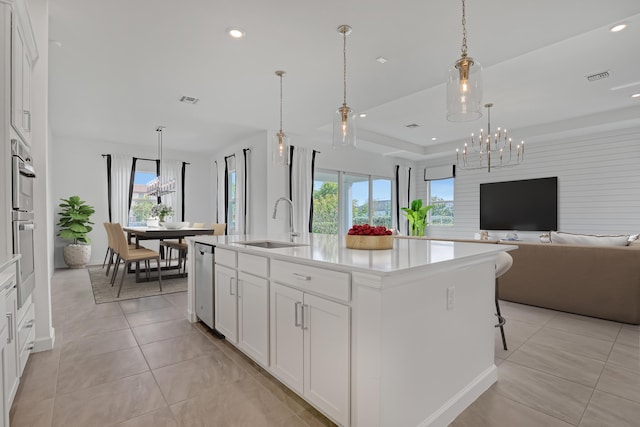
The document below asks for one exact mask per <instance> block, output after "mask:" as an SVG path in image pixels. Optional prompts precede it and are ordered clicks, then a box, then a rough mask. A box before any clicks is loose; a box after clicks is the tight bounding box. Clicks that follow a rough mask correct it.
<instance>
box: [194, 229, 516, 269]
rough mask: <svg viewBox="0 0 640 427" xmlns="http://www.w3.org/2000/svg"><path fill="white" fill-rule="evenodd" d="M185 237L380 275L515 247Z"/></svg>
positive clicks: (312, 237) (307, 237) (322, 237)
mask: <svg viewBox="0 0 640 427" xmlns="http://www.w3.org/2000/svg"><path fill="white" fill-rule="evenodd" d="M187 239H188V240H191V241H194V242H198V243H204V244H209V245H213V246H217V247H220V248H226V249H232V250H236V251H238V252H245V253H250V254H254V255H262V256H269V257H271V258H275V259H281V260H285V261H294V262H300V263H303V264H309V265H316V266H319V267H322V266H323V265H324V266H325V267H326V266H327V265H326V264H331V265H332V266H333V267H334V268H335V267H337V268H339V269H341V270H346V271H353V270H359V271H363V272H369V273H377V274H382V275H388V274H392V273H394V272H400V271H406V270H413V269H420V268H428V267H429V266H434V265H439V266H442V265H443V264H444V263H455V262H457V261H462V260H470V259H472V258H481V257H486V256H487V255H490V254H495V253H497V252H502V251H509V250H513V249H517V248H518V247H517V246H512V245H487V244H482V243H464V242H450V241H433V240H414V239H395V240H394V244H393V249H383V250H359V249H347V247H346V245H345V239H344V236H338V235H329V234H310V233H309V234H303V235H301V236H299V237H294V238H293V242H294V243H299V244H302V246H295V247H289V248H277V249H267V248H260V247H255V246H249V245H245V244H242V243H241V242H250V241H264V240H271V241H277V242H290V241H291V239H290V238H289V236H287V235H274V236H266V235H259V234H252V235H233V236H195V237H187Z"/></svg>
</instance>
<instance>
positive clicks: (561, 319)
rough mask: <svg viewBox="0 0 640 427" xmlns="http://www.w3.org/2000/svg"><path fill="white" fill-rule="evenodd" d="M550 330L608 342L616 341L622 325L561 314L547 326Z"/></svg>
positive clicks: (592, 318)
mask: <svg viewBox="0 0 640 427" xmlns="http://www.w3.org/2000/svg"><path fill="white" fill-rule="evenodd" d="M546 326H547V327H548V328H554V329H560V330H562V331H566V332H571V333H574V334H579V335H586V336H588V337H593V338H598V339H601V340H606V341H615V339H616V337H617V336H618V332H619V331H620V328H621V326H622V325H621V324H620V323H617V322H612V321H609V320H602V319H596V318H594V317H587V316H579V315H577V314H568V313H560V314H558V315H557V316H556V317H554V318H553V319H552V320H551V321H549V323H547V325H546Z"/></svg>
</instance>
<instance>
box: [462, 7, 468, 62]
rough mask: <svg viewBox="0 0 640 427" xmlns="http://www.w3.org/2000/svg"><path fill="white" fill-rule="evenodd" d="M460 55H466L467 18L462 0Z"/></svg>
mask: <svg viewBox="0 0 640 427" xmlns="http://www.w3.org/2000/svg"><path fill="white" fill-rule="evenodd" d="M462 56H467V18H466V13H465V3H464V0H462Z"/></svg>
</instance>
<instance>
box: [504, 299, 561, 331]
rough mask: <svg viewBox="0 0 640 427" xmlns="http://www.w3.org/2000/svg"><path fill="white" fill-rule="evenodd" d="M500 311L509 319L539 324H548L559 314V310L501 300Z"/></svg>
mask: <svg viewBox="0 0 640 427" xmlns="http://www.w3.org/2000/svg"><path fill="white" fill-rule="evenodd" d="M500 312H501V313H502V316H503V317H505V318H506V319H508V320H519V321H521V322H527V323H533V324H534V325H539V326H543V325H545V324H547V323H548V322H549V321H550V320H551V319H553V318H554V317H556V316H557V315H558V312H557V311H553V310H548V309H546V308H540V307H534V306H531V305H525V304H518V303H515V302H510V301H500Z"/></svg>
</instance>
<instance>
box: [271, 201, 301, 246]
mask: <svg viewBox="0 0 640 427" xmlns="http://www.w3.org/2000/svg"><path fill="white" fill-rule="evenodd" d="M283 200H284V201H285V202H287V203H288V204H289V232H290V233H291V237H295V236H299V234H298V233H296V231H295V230H294V228H293V202H292V201H291V200H289V199H287V198H286V197H280V198H279V199H278V200H276V204H275V205H274V206H273V219H276V214H277V213H278V203H280V201H283Z"/></svg>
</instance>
